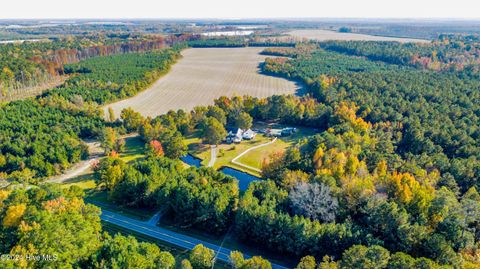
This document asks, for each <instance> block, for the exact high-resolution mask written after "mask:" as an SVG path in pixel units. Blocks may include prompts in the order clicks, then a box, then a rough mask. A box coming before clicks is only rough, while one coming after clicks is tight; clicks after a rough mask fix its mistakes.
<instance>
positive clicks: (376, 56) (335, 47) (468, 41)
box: [320, 35, 480, 73]
mask: <svg viewBox="0 0 480 269" xmlns="http://www.w3.org/2000/svg"><path fill="white" fill-rule="evenodd" d="M320 47H321V48H323V49H326V50H332V51H336V52H341V53H345V54H349V55H357V56H365V57H367V58H368V59H370V60H373V61H384V62H386V63H391V64H398V65H410V66H414V67H417V68H423V69H430V70H437V71H438V70H447V71H462V70H466V71H469V72H472V73H477V72H478V71H479V66H480V39H479V37H478V36H473V35H471V36H464V35H440V36H439V37H438V39H436V40H434V41H433V42H432V43H431V44H421V43H404V44H402V43H397V42H362V41H350V42H338V41H329V42H323V43H320Z"/></svg>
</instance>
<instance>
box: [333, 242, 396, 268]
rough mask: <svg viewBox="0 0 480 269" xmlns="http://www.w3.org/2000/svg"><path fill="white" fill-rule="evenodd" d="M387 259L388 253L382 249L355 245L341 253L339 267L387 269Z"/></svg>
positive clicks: (388, 257)
mask: <svg viewBox="0 0 480 269" xmlns="http://www.w3.org/2000/svg"><path fill="white" fill-rule="evenodd" d="M389 259H390V253H389V252H388V250H386V249H384V248H383V247H380V246H371V247H366V246H362V245H355V246H353V247H351V248H349V249H347V250H346V251H345V252H344V253H343V255H342V259H341V261H340V267H341V268H358V269H382V268H386V267H387V265H388V261H389Z"/></svg>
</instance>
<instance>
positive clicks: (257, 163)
mask: <svg viewBox="0 0 480 269" xmlns="http://www.w3.org/2000/svg"><path fill="white" fill-rule="evenodd" d="M267 127H269V128H279V129H282V128H285V127H288V126H286V125H281V124H269V125H267V124H265V123H255V124H254V126H253V128H255V129H264V128H267ZM315 133H316V132H315V130H313V129H311V128H298V132H297V133H295V134H293V135H291V136H288V137H281V138H279V139H277V141H276V142H275V143H272V144H270V145H267V146H264V147H260V148H258V149H254V150H252V151H250V152H248V153H247V154H245V155H244V156H242V157H241V158H240V159H238V160H237V161H238V162H240V163H242V164H245V165H248V166H251V167H254V168H257V169H261V166H262V162H263V160H264V159H266V158H268V157H269V156H270V154H272V153H274V152H278V151H280V152H283V151H285V150H286V149H287V148H288V147H289V146H290V145H292V144H294V143H296V142H297V141H298V140H300V139H302V138H304V137H306V136H311V135H314V134H315ZM271 139H272V138H269V137H265V136H263V135H261V134H258V135H257V136H255V138H254V139H252V140H243V141H242V142H241V143H240V144H230V145H228V144H221V145H219V146H218V147H217V160H216V162H215V165H214V166H213V168H214V169H219V168H221V167H223V166H228V167H231V168H234V169H237V170H240V171H243V172H246V173H249V174H252V175H254V176H257V177H259V176H260V173H259V172H258V171H255V170H252V169H248V168H247V167H243V166H240V165H236V164H234V163H232V160H233V159H234V158H235V157H237V156H238V155H240V154H241V153H243V152H244V151H246V150H247V149H249V148H251V147H254V146H258V145H261V144H265V143H267V142H269V141H271ZM185 143H186V144H187V146H188V152H189V153H190V154H192V155H193V156H195V157H197V158H200V159H202V165H207V164H208V163H209V162H210V154H211V153H210V146H209V145H204V144H202V140H201V138H200V133H199V132H198V131H197V132H194V133H193V134H191V135H189V136H188V137H186V139H185Z"/></svg>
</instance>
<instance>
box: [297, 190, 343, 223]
mask: <svg viewBox="0 0 480 269" xmlns="http://www.w3.org/2000/svg"><path fill="white" fill-rule="evenodd" d="M288 197H289V198H290V202H291V208H292V210H293V212H294V213H295V214H297V215H302V216H304V217H307V218H311V219H318V220H320V221H322V222H332V221H334V220H335V213H336V211H337V208H338V200H337V198H336V197H333V196H332V194H331V192H330V187H329V186H327V185H324V184H318V183H305V182H300V183H298V184H297V185H296V186H295V187H294V188H293V189H292V190H291V191H290V193H289V195H288Z"/></svg>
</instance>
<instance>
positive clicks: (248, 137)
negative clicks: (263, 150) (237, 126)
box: [242, 129, 257, 140]
mask: <svg viewBox="0 0 480 269" xmlns="http://www.w3.org/2000/svg"><path fill="white" fill-rule="evenodd" d="M256 135H257V133H255V132H254V131H252V130H251V129H248V130H246V131H245V132H243V135H242V137H243V139H246V140H252V139H253V138H254V137H255V136H256Z"/></svg>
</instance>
